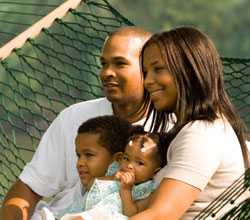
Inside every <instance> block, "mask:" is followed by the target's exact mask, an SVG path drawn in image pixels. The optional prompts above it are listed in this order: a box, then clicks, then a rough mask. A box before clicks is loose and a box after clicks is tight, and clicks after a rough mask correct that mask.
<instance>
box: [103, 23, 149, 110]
mask: <svg viewBox="0 0 250 220" xmlns="http://www.w3.org/2000/svg"><path fill="white" fill-rule="evenodd" d="M150 36H151V34H150V33H149V32H146V31H144V30H143V29H141V28H138V27H123V28H120V29H118V30H116V31H115V32H113V33H111V34H110V36H108V38H107V39H106V41H105V43H104V47H103V50H102V54H101V57H100V61H101V65H102V69H101V73H100V78H101V81H102V84H103V88H104V93H105V95H106V97H107V98H108V100H109V101H111V102H113V103H119V104H123V105H126V104H127V103H131V104H134V105H135V106H136V107H138V105H140V104H142V103H143V100H144V98H145V93H144V88H143V77H142V74H141V71H140V65H139V56H140V51H141V48H142V46H143V45H144V43H145V42H146V40H147V39H148V38H149V37H150Z"/></svg>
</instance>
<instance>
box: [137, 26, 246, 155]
mask: <svg viewBox="0 0 250 220" xmlns="http://www.w3.org/2000/svg"><path fill="white" fill-rule="evenodd" d="M151 44H156V45H157V46H158V47H159V49H160V51H161V55H162V58H163V59H164V60H165V64H166V68H167V69H168V71H169V72H170V73H171V74H172V75H173V78H174V80H175V84H176V88H177V103H176V108H175V111H174V113H175V115H176V122H175V124H174V127H173V129H171V131H170V136H172V138H171V139H173V138H174V137H175V136H176V135H177V133H178V132H179V131H180V129H181V128H182V127H183V126H184V125H186V124H187V123H189V122H193V121H196V120H206V121H208V122H213V121H214V120H215V119H217V118H218V117H224V118H226V119H227V120H228V122H229V123H230V124H231V126H232V127H233V129H234V131H235V133H236V135H237V137H238V139H239V142H240V145H241V148H242V152H243V155H244V158H245V160H247V147H246V143H245V140H246V139H245V126H244V123H243V122H242V121H241V119H240V117H239V116H238V115H237V114H236V111H235V109H234V107H233V105H232V103H231V101H230V99H229V97H228V95H227V93H226V90H225V86H224V80H223V72H222V63H221V59H220V57H219V54H218V52H217V50H216V48H215V46H214V44H213V42H212V41H211V40H210V39H209V38H208V37H207V36H206V35H205V34H203V33H202V32H200V31H199V30H197V29H195V28H193V27H179V28H176V29H172V30H170V31H167V32H162V33H157V34H154V35H153V36H152V37H151V38H150V39H149V40H148V41H147V42H146V44H145V45H144V47H143V48H142V52H141V67H142V72H144V71H143V65H142V62H143V55H144V50H145V48H146V47H148V46H149V45H151ZM144 78H145V76H144ZM163 98H164V97H163ZM152 112H153V116H154V117H153V122H152V126H151V129H152V130H154V131H158V130H164V129H166V126H167V125H168V121H169V120H170V117H171V115H172V114H171V113H169V112H165V111H161V112H158V111H156V110H155V109H154V108H153V106H152V104H151V107H150V112H149V114H151V113H152Z"/></svg>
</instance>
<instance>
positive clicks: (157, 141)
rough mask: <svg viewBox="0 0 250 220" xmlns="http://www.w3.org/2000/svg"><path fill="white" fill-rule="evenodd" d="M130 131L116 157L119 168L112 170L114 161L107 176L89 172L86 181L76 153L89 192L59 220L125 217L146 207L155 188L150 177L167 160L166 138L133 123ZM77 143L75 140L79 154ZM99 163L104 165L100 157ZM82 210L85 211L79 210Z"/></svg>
mask: <svg viewBox="0 0 250 220" xmlns="http://www.w3.org/2000/svg"><path fill="white" fill-rule="evenodd" d="M130 134H131V138H130V139H129V141H128V142H127V145H126V148H125V150H124V154H123V156H122V158H121V157H120V156H119V157H118V158H117V159H116V161H119V163H120V169H119V170H118V171H117V172H116V173H115V174H114V172H115V170H117V169H118V167H117V163H116V162H115V163H112V164H111V165H110V166H109V169H108V172H107V176H106V177H101V178H94V177H93V176H92V177H93V178H89V179H91V181H86V180H87V179H88V178H87V175H85V172H84V171H83V170H82V169H79V163H80V162H79V160H80V159H81V157H79V160H78V170H79V175H80V178H81V182H82V184H83V185H85V187H86V186H87V189H88V192H87V193H85V195H84V197H83V198H82V199H81V200H78V201H75V202H74V204H73V205H72V206H71V207H70V209H68V210H67V212H68V213H74V214H66V215H64V216H63V217H62V218H61V220H89V219H91V220H101V219H105V220H111V219H116V220H118V219H128V218H127V216H132V215H134V214H136V213H138V212H139V211H142V210H144V209H145V208H146V206H147V204H148V200H149V197H150V194H151V192H153V191H154V189H155V185H154V182H153V181H152V178H153V176H154V174H155V173H156V172H157V171H158V170H159V169H160V168H161V167H163V166H164V165H165V164H166V149H167V148H166V142H165V138H164V136H162V135H160V134H158V133H147V132H145V131H144V130H143V128H142V127H133V129H132V130H131V132H130ZM78 137H79V136H78ZM82 137H83V136H82ZM119 138H120V135H119ZM92 144H94V143H92ZM80 146H81V145H79V142H77V140H76V148H77V153H78V155H79V153H80V151H79V147H80ZM100 152H101V151H100ZM103 155H104V154H103ZM119 155H120V154H119ZM79 156H80V155H79ZM89 156H90V155H89ZM98 164H103V167H107V166H105V164H106V162H104V161H103V159H101V158H99V161H98ZM114 165H115V169H114ZM113 174H114V175H113ZM110 175H111V176H110ZM95 177H96V176H95ZM112 180H113V181H112ZM117 180H118V181H117ZM87 182H88V183H87ZM81 210H82V211H84V210H85V211H84V212H79V211H81ZM77 212H78V213H77Z"/></svg>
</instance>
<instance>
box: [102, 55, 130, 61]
mask: <svg viewBox="0 0 250 220" xmlns="http://www.w3.org/2000/svg"><path fill="white" fill-rule="evenodd" d="M111 59H112V60H127V59H126V58H125V57H123V56H115V57H112V58H111ZM100 60H101V61H104V60H105V58H104V57H100Z"/></svg>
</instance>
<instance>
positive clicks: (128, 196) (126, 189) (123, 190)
mask: <svg viewBox="0 0 250 220" xmlns="http://www.w3.org/2000/svg"><path fill="white" fill-rule="evenodd" d="M115 176H116V178H117V179H118V180H120V196H121V200H122V209H123V214H124V215H126V216H129V217H130V216H133V215H135V214H136V213H138V212H139V211H140V206H141V205H139V204H137V203H136V202H135V201H133V198H132V187H133V185H134V182H135V175H134V172H132V171H131V172H123V171H118V172H117V173H116V175H115Z"/></svg>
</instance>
